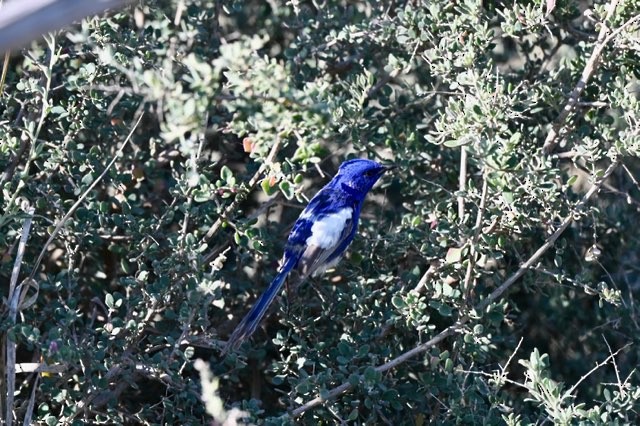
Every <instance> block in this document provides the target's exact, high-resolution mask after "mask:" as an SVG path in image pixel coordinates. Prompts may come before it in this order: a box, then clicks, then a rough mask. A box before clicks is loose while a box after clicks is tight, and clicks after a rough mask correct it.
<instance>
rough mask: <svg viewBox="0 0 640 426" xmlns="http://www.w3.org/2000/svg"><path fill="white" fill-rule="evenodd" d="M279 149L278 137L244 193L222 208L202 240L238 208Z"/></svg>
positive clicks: (206, 240)
mask: <svg viewBox="0 0 640 426" xmlns="http://www.w3.org/2000/svg"><path fill="white" fill-rule="evenodd" d="M279 149H280V138H277V139H276V143H274V144H273V147H272V148H271V151H270V152H269V155H268V156H267V159H266V160H265V161H264V163H262V164H261V165H260V168H259V169H258V171H257V172H255V174H254V175H253V177H252V178H251V179H250V180H249V183H248V184H247V188H246V190H245V191H244V194H242V193H239V194H238V195H236V198H235V199H234V200H233V202H232V203H231V204H229V205H228V206H227V208H226V209H224V212H223V213H222V214H221V215H220V217H218V219H217V220H216V221H215V222H214V223H213V225H211V228H209V231H208V232H207V235H205V237H204V239H203V241H202V242H204V243H208V242H209V241H210V240H211V238H213V236H214V235H215V234H216V233H217V232H218V230H219V229H220V227H221V226H222V222H223V221H224V220H226V219H227V217H228V216H229V215H230V214H231V213H233V212H234V211H236V210H237V209H238V205H239V204H240V203H241V202H242V201H244V199H245V197H246V194H248V193H249V192H251V190H252V189H253V187H254V186H256V184H257V183H258V180H259V179H260V176H261V175H262V173H264V171H265V170H266V168H267V166H268V165H269V164H271V163H272V162H273V159H274V158H275V157H276V154H277V153H278V150H279ZM207 258H209V257H207Z"/></svg>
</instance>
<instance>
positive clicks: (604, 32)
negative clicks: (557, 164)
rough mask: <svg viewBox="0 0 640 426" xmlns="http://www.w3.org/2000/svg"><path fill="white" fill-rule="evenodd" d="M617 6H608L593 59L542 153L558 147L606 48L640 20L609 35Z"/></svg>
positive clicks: (625, 25)
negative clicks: (608, 24)
mask: <svg viewBox="0 0 640 426" xmlns="http://www.w3.org/2000/svg"><path fill="white" fill-rule="evenodd" d="M617 6H618V0H612V1H611V3H610V4H609V6H608V10H607V16H606V17H605V18H604V20H603V21H602V22H601V25H602V27H601V28H600V33H599V34H598V40H597V41H596V44H595V46H594V48H593V51H592V52H591V57H590V58H589V60H588V61H587V63H586V64H585V66H584V69H583V70H582V76H581V77H580V80H579V81H578V84H576V87H574V89H573V90H572V91H571V93H570V94H569V100H568V101H567V104H566V105H565V106H564V108H563V109H562V111H561V112H560V114H559V115H558V117H557V118H556V120H555V122H554V123H553V126H552V127H551V131H550V132H549V134H548V135H547V138H546V139H545V141H544V145H543V146H542V151H543V152H544V153H545V154H550V153H551V152H553V150H554V148H555V147H556V145H557V139H558V136H559V135H560V132H561V131H562V128H563V126H564V124H565V121H566V120H567V118H568V117H569V114H570V113H571V112H572V111H573V110H574V108H575V107H576V105H577V103H578V99H579V98H580V95H581V94H582V91H583V90H584V88H585V87H586V85H587V83H588V82H589V79H590V78H591V76H592V75H593V73H594V71H595V70H596V68H597V67H598V63H599V61H600V57H601V56H602V53H603V52H604V48H605V47H606V45H607V44H609V42H611V40H613V38H614V37H616V36H617V35H618V34H620V32H622V30H623V29H625V28H626V27H628V26H629V25H631V24H632V23H633V22H635V21H637V20H638V19H640V15H636V16H634V17H633V18H631V19H629V20H628V21H627V22H625V23H624V24H623V25H622V26H620V27H619V28H618V29H616V30H615V31H613V32H612V33H611V34H609V32H610V28H609V27H608V26H607V22H608V21H609V20H610V19H611V18H612V17H613V14H614V12H615V10H616V7H617Z"/></svg>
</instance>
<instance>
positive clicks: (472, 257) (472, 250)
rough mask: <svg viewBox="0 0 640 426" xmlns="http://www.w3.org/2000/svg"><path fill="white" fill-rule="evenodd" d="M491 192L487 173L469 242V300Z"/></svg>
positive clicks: (467, 288) (465, 279)
mask: <svg viewBox="0 0 640 426" xmlns="http://www.w3.org/2000/svg"><path fill="white" fill-rule="evenodd" d="M488 192H489V180H488V179H487V175H486V173H483V175H482V195H481V196H480V207H478V215H477V216H476V224H475V227H474V232H473V236H472V237H471V241H470V243H469V262H468V263H467V272H466V274H465V277H464V285H463V286H462V288H463V289H464V293H465V300H466V301H467V303H468V301H469V297H470V296H471V285H470V284H471V275H473V268H474V266H475V264H476V244H477V243H478V238H480V231H482V218H483V216H484V211H485V209H486V205H487V193H488Z"/></svg>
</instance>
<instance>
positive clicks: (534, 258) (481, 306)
mask: <svg viewBox="0 0 640 426" xmlns="http://www.w3.org/2000/svg"><path fill="white" fill-rule="evenodd" d="M617 166H618V162H613V163H611V164H610V165H609V167H608V168H607V170H606V171H605V172H604V174H603V175H602V177H601V178H600V179H598V180H597V181H596V182H594V184H593V186H592V187H591V188H590V189H589V191H587V193H586V194H585V195H584V196H583V197H582V200H580V202H578V204H576V206H575V208H574V211H573V212H571V213H570V214H568V215H567V217H566V218H565V219H564V221H563V222H562V224H561V225H560V227H559V228H558V229H557V230H556V231H555V232H554V233H553V234H552V235H551V236H549V238H547V240H546V241H545V242H544V244H542V246H540V248H539V249H538V250H536V252H535V253H533V255H531V257H529V259H528V260H527V261H526V262H524V263H523V264H522V265H521V266H520V268H518V270H517V271H516V272H515V273H514V274H513V275H511V276H510V277H509V279H507V280H506V281H505V282H504V283H502V285H500V287H498V288H496V289H495V290H494V291H493V292H491V294H490V295H489V296H487V298H486V299H484V300H482V301H481V302H480V303H478V304H477V305H476V307H475V309H474V310H475V311H476V312H478V313H481V312H482V311H484V310H485V309H486V308H487V307H488V306H489V305H490V304H491V303H493V302H495V301H496V300H497V299H499V298H500V296H502V295H503V294H504V292H505V291H507V290H508V289H509V287H511V286H512V285H513V284H515V283H516V281H518V279H519V278H520V277H522V275H524V273H525V272H527V271H528V270H529V269H530V268H531V267H532V266H533V265H534V264H535V263H536V262H538V260H539V259H540V258H541V257H542V255H543V254H544V253H545V252H546V251H547V250H549V249H550V248H551V247H552V246H553V244H554V243H555V242H556V240H557V239H558V238H559V237H560V235H562V233H563V232H564V231H565V230H566V229H567V228H568V227H569V225H570V224H571V222H573V220H574V217H575V215H576V213H577V212H579V211H581V210H582V209H583V208H584V207H585V206H586V204H587V202H588V201H589V200H590V199H591V197H593V195H594V194H595V193H597V192H598V190H599V189H600V187H601V186H602V183H603V182H604V181H605V180H606V179H607V178H608V177H609V176H611V173H613V171H614V170H615V169H616V167H617ZM470 320H471V317H470V316H468V315H465V316H463V317H462V318H460V319H459V320H458V321H456V323H455V324H453V325H451V326H449V327H447V328H446V329H444V330H442V331H441V332H440V333H439V334H437V335H436V336H435V337H433V338H432V339H430V340H429V341H427V342H425V343H422V344H421V345H418V346H416V347H415V348H413V349H411V350H410V351H407V352H405V353H403V354H402V355H400V356H398V357H397V358H394V359H392V360H391V361H389V362H387V363H385V364H382V365H380V366H378V367H376V368H375V370H376V371H378V372H380V373H383V372H385V371H388V370H391V369H393V368H395V367H397V366H398V365H400V364H403V363H404V362H406V361H408V360H409V359H411V358H413V357H415V356H416V355H419V354H421V353H423V352H425V351H427V350H429V349H430V348H432V347H433V346H435V345H436V344H438V343H440V342H441V341H443V340H444V339H446V338H447V337H450V336H453V335H455V334H457V333H459V332H460V330H462V329H463V326H464V325H465V324H466V323H467V322H469V321H470ZM351 389H353V385H352V384H351V383H350V382H345V383H343V384H341V385H340V386H337V387H335V388H333V389H331V390H330V391H328V392H327V393H326V394H325V395H324V396H318V397H316V398H314V399H312V400H310V401H308V402H307V403H305V404H303V405H301V406H300V407H298V408H296V409H295V410H292V411H291V412H290V413H289V415H290V416H291V417H294V418H295V417H299V416H301V415H302V414H304V413H305V412H306V411H308V410H310V409H312V408H314V407H316V406H318V405H320V404H322V403H324V402H326V401H328V400H331V399H334V398H336V397H337V396H339V395H341V394H343V393H345V392H348V391H349V390H351Z"/></svg>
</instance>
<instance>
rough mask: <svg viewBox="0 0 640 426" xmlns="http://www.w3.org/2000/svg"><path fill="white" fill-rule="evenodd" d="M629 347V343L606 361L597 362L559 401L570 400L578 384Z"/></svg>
mask: <svg viewBox="0 0 640 426" xmlns="http://www.w3.org/2000/svg"><path fill="white" fill-rule="evenodd" d="M629 346H631V343H627V344H626V345H624V346H623V347H621V348H620V349H618V350H617V351H615V352H614V353H612V354H610V355H609V356H608V357H607V359H605V360H604V361H602V362H597V363H596V365H595V367H593V368H592V369H591V370H589V371H587V373H586V374H584V375H583V376H582V377H580V379H579V380H578V381H577V382H575V383H574V385H573V386H571V387H570V388H569V389H568V390H567V391H566V392H565V393H564V394H563V395H562V397H561V398H560V399H561V400H564V399H566V398H571V397H572V396H573V393H574V392H575V391H576V389H577V388H578V386H580V383H582V382H584V381H585V380H586V378H587V377H589V376H590V375H591V374H592V373H593V372H594V371H596V370H597V369H599V368H600V367H602V366H603V365H606V364H607V363H608V362H609V360H610V359H613V358H614V357H615V356H616V355H618V354H619V353H620V352H621V351H623V350H625V349H627V348H628V347H629ZM609 349H611V348H609Z"/></svg>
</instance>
